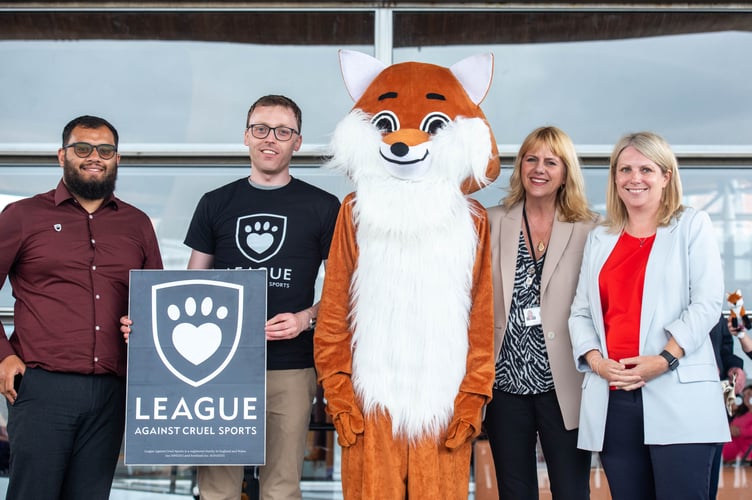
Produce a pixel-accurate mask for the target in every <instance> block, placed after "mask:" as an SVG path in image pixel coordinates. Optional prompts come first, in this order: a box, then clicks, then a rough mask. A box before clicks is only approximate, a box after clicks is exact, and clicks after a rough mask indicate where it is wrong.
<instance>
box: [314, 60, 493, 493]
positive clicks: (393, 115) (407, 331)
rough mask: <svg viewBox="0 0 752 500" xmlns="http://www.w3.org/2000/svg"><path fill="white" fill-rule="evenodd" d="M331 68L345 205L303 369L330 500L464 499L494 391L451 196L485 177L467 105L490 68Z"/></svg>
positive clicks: (487, 277)
mask: <svg viewBox="0 0 752 500" xmlns="http://www.w3.org/2000/svg"><path fill="white" fill-rule="evenodd" d="M340 58H341V65H342V71H343V76H344V78H345V82H346V84H347V87H348V91H349V92H350V94H351V97H353V99H354V100H355V101H356V104H355V107H354V109H353V111H352V112H351V113H350V114H349V115H348V116H347V117H346V118H345V119H344V120H343V121H342V122H341V123H340V125H339V126H338V127H337V130H336V131H335V134H334V137H333V139H332V148H333V155H332V160H331V161H330V167H332V168H338V169H340V170H342V171H343V172H345V173H346V174H347V175H348V176H350V178H351V180H352V181H353V183H354V185H355V192H354V193H351V194H349V195H348V196H347V197H346V198H345V200H344V201H343V204H342V209H341V210H340V214H339V217H338V220H337V225H336V228H335V234H334V238H333V241H332V245H331V249H330V252H329V257H328V261H327V267H326V278H325V282H324V289H323V293H322V299H321V308H320V311H319V316H318V324H317V328H316V333H315V336H314V358H315V361H316V368H317V372H318V376H319V381H320V382H321V384H322V386H323V387H324V397H325V398H326V400H327V412H328V414H329V415H330V417H331V418H332V422H333V423H334V425H335V427H336V429H337V432H338V442H339V444H340V445H341V446H342V447H343V453H342V483H343V493H344V498H345V499H347V500H356V499H357V500H368V499H373V500H376V499H378V500H399V499H404V498H408V497H409V498H417V499H420V498H431V499H434V498H435V499H439V498H440V499H442V500H453V499H456V500H460V499H462V500H464V499H467V496H468V482H469V471H470V454H471V442H472V439H473V438H474V437H475V436H477V435H478V433H479V432H480V427H481V413H482V408H483V406H484V404H486V403H487V402H488V400H489V399H490V397H491V393H492V384H493V379H494V359H493V298H492V288H491V279H492V277H491V250H490V244H489V241H488V240H489V229H488V220H487V217H486V213H485V210H484V209H483V208H482V206H481V205H480V204H479V203H477V202H476V201H474V200H471V199H469V198H467V197H466V196H465V195H464V193H467V192H472V191H474V190H476V189H478V188H479V187H481V186H482V185H483V184H484V183H487V182H491V181H493V179H495V178H496V176H497V175H498V171H499V161H498V154H497V150H496V143H495V140H494V138H493V134H492V133H491V130H490V128H489V127H488V124H487V122H486V120H485V117H484V115H483V113H482V111H481V110H480V108H479V106H478V104H479V102H480V101H481V100H482V99H483V97H485V92H486V91H487V89H488V86H489V85H490V77H491V73H492V64H491V65H490V67H489V65H488V64H485V65H484V64H483V63H484V62H485V63H487V62H489V60H490V61H492V59H480V60H479V59H473V60H470V61H467V60H465V61H461V62H460V63H458V65H459V66H458V65H455V66H452V68H451V69H448V68H443V67H440V66H435V65H430V64H423V63H415V62H408V63H401V64H396V65H393V66H389V67H383V65H382V66H379V64H380V63H379V62H378V61H376V60H375V59H373V58H370V56H365V55H357V54H353V53H347V52H345V53H341V55H340ZM489 58H490V56H489ZM478 69H484V70H485V72H482V71H481V73H480V76H478V75H479V73H478V71H477V70H478ZM473 75H475V77H476V79H478V80H481V81H480V84H478V82H473V81H472V78H471V77H472V76H473Z"/></svg>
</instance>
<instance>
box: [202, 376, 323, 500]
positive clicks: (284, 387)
mask: <svg viewBox="0 0 752 500" xmlns="http://www.w3.org/2000/svg"><path fill="white" fill-rule="evenodd" d="M315 395H316V370H315V369H313V368H303V369H299V370H269V371H267V372H266V465H265V466H263V467H261V468H260V469H259V486H260V489H261V500H301V499H302V493H301V491H300V478H301V476H302V474H303V458H304V456H305V452H306V438H307V436H308V424H309V422H310V420H311V409H312V406H313V398H314V396H315ZM242 485H243V466H201V467H199V468H198V486H199V491H200V493H201V500H238V499H239V498H240V494H241V491H242Z"/></svg>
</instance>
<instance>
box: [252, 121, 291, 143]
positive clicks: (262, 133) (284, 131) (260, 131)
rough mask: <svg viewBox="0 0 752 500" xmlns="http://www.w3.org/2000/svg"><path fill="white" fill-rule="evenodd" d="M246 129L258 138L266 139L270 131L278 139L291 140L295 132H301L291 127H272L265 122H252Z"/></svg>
mask: <svg viewBox="0 0 752 500" xmlns="http://www.w3.org/2000/svg"><path fill="white" fill-rule="evenodd" d="M246 129H248V130H250V131H251V135H253V137H255V138H256V139H266V136H268V135H269V132H274V137H276V138H277V140H278V141H283V142H284V141H289V140H290V139H292V136H293V134H299V133H300V132H298V131H297V130H295V129H294V128H290V127H270V126H269V125H264V124H263V123H251V124H250V125H248V126H247V127H246Z"/></svg>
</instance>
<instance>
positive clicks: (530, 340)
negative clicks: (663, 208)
mask: <svg viewBox="0 0 752 500" xmlns="http://www.w3.org/2000/svg"><path fill="white" fill-rule="evenodd" d="M509 183H510V186H509V194H508V195H507V196H506V198H505V199H504V200H503V201H502V204H501V205H499V206H497V207H492V208H490V209H489V210H488V216H489V222H490V225H491V245H492V251H493V282H494V316H495V318H496V319H495V349H496V351H495V352H496V358H495V359H496V379H495V382H494V390H493V400H492V401H491V403H489V405H488V408H487V411H486V417H485V422H484V423H485V428H486V433H487V434H488V437H489V442H490V445H491V451H492V454H493V457H494V463H495V466H496V477H497V482H498V484H499V493H500V497H501V498H503V499H515V500H516V499H534V498H538V475H537V472H538V471H537V464H536V454H535V447H536V441H537V437H538V436H540V441H541V446H542V448H543V454H544V455H545V457H546V463H547V466H548V474H549V480H550V483H551V492H552V496H553V499H554V500H561V499H571V500H574V499H587V498H589V497H590V488H589V482H590V453H589V452H585V451H582V450H578V449H577V425H578V419H579V406H580V396H581V385H582V374H581V373H578V372H577V370H576V368H575V365H574V362H573V360H572V345H571V342H570V338H569V330H568V327H567V320H568V318H569V309H570V306H571V304H572V300H573V298H574V294H575V289H576V287H577V277H578V275H579V270H580V264H581V262H582V251H583V248H584V246H585V240H586V236H587V234H588V232H589V231H590V229H591V228H592V227H593V226H594V225H595V223H596V220H597V216H596V215H595V214H594V213H593V212H591V211H590V209H589V208H588V204H587V199H586V198H585V194H584V181H583V178H582V172H581V170H580V166H579V162H578V160H577V154H576V152H575V150H574V145H573V144H572V141H571V139H570V138H569V137H568V136H567V135H566V134H565V133H564V132H562V131H561V130H559V129H558V128H556V127H541V128H538V129H536V130H535V131H533V132H532V133H531V134H530V135H529V136H528V137H527V138H526V139H525V141H524V142H523V144H522V147H521V148H520V151H519V153H518V155H517V158H516V160H515V165H514V171H513V172H512V176H511V178H510V181H509Z"/></svg>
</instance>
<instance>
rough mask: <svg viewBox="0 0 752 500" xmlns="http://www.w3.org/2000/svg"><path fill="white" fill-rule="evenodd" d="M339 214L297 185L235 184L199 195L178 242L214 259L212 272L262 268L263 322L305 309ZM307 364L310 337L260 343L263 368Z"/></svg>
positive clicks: (333, 202) (314, 191)
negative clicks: (261, 186)
mask: <svg viewBox="0 0 752 500" xmlns="http://www.w3.org/2000/svg"><path fill="white" fill-rule="evenodd" d="M338 211H339V200H338V199H337V197H336V196H334V195H332V194H330V193H327V192H326V191H324V190H322V189H319V188H317V187H315V186H312V185H310V184H308V183H306V182H303V181H301V180H298V179H295V178H293V179H291V181H290V182H289V183H288V184H287V185H285V186H283V187H279V188H274V189H259V188H256V187H253V186H252V185H251V184H250V183H249V182H248V178H242V179H239V180H237V181H234V182H231V183H230V184H227V185H225V186H222V187H220V188H218V189H215V190H214V191H210V192H208V193H206V194H205V195H204V196H203V197H202V198H201V200H200V201H199V203H198V206H197V207H196V211H195V212H194V214H193V219H192V220H191V224H190V227H189V228H188V234H187V235H186V237H185V244H186V245H188V246H189V247H191V248H192V249H194V250H197V251H199V252H203V253H206V254H210V255H213V256H214V268H215V269H262V268H265V269H266V270H267V275H268V280H269V291H268V295H267V317H268V318H271V317H272V316H274V315H275V314H278V313H282V312H293V313H294V312H298V311H301V310H303V309H305V308H307V307H310V306H311V305H312V304H313V299H314V292H315V290H314V285H315V282H316V276H317V274H318V270H319V267H320V265H321V261H322V260H325V259H326V258H327V256H328V254H329V245H330V244H331V242H332V234H333V232H334V225H335V222H336V220H337V213H338ZM311 366H313V334H312V332H310V331H304V332H302V333H301V334H300V335H299V336H298V337H297V338H294V339H291V340H278V341H273V342H268V343H267V368H268V369H269V370H283V369H295V368H308V367H311Z"/></svg>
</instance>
